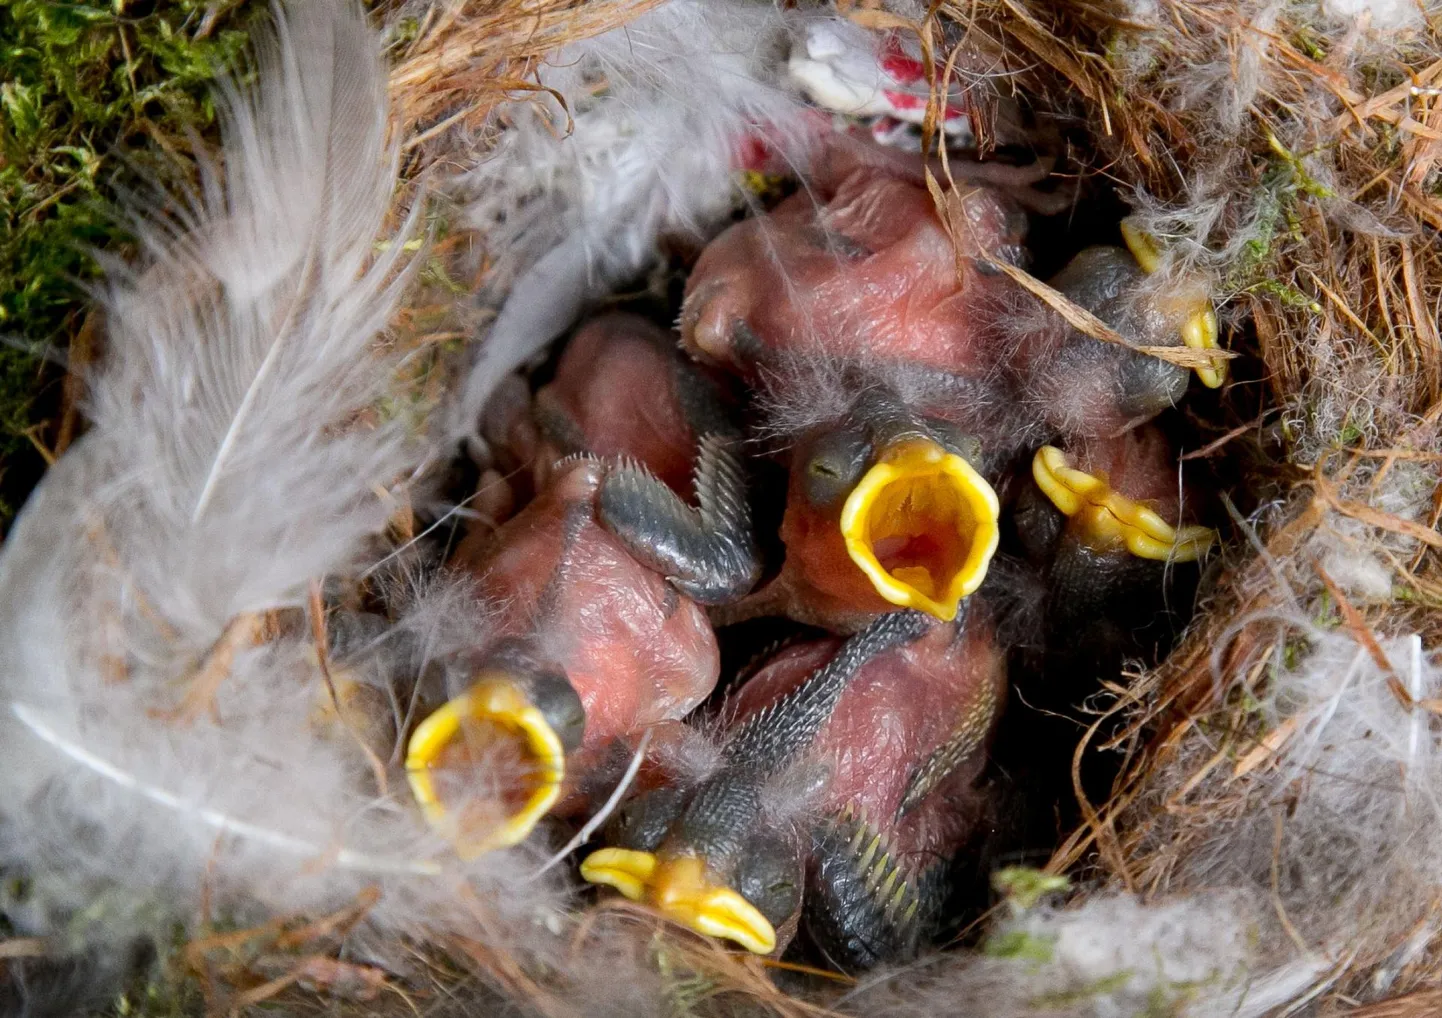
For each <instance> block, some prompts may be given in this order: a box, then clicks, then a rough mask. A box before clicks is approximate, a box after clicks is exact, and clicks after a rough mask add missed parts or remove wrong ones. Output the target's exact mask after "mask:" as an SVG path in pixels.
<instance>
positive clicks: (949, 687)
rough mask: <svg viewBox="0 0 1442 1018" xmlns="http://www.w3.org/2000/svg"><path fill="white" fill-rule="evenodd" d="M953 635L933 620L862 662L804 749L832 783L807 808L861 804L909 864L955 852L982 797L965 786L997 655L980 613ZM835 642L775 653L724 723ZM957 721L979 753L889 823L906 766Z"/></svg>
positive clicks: (978, 763)
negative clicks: (906, 640)
mask: <svg viewBox="0 0 1442 1018" xmlns="http://www.w3.org/2000/svg"><path fill="white" fill-rule="evenodd" d="M957 631H958V626H957V624H956V623H948V624H939V625H936V626H934V627H933V628H932V629H931V631H930V632H928V633H927V634H926V635H924V636H923V637H922V638H921V639H919V640H917V641H915V642H914V643H912V644H910V645H908V646H905V647H901V648H898V649H896V650H891V651H888V652H886V653H884V654H880V655H878V656H877V657H876V658H875V659H874V660H872V661H871V662H869V663H868V664H866V665H865V666H864V667H863V668H862V669H861V671H860V672H859V673H858V674H857V675H856V677H855V678H854V679H853V680H852V682H851V684H850V685H849V686H848V687H847V689H846V692H845V693H843V694H842V698H841V702H840V703H839V704H838V705H837V708H836V711H835V712H834V713H833V715H832V716H831V719H830V720H829V721H828V722H827V723H826V725H825V727H824V728H823V729H822V731H821V733H820V735H819V736H818V737H817V740H816V742H815V744H814V745H813V747H812V749H811V752H810V753H809V758H810V759H811V760H814V761H819V762H823V763H825V764H826V765H827V766H828V768H829V771H830V780H829V783H828V784H827V786H826V789H825V791H824V792H823V793H822V795H821V798H820V800H819V801H817V802H816V803H814V804H810V805H809V806H808V809H810V810H814V811H815V812H817V813H819V814H821V815H835V814H837V813H839V812H841V810H843V809H844V808H845V807H846V806H848V805H850V806H853V807H859V808H860V809H862V810H864V811H865V813H866V816H867V817H868V818H869V819H870V821H871V823H872V824H874V825H877V826H878V827H879V828H880V829H881V830H883V831H885V832H887V833H888V834H889V835H890V836H891V838H892V846H893V851H894V853H895V857H896V858H897V859H899V860H910V861H911V862H912V864H913V865H914V866H915V867H916V868H921V867H924V866H925V865H927V864H929V863H930V862H933V861H935V860H936V859H938V858H948V857H950V856H951V855H953V854H955V853H956V852H957V851H958V850H960V849H961V848H962V847H963V846H964V844H965V842H966V841H967V839H968V838H969V836H970V835H971V833H972V832H973V830H974V827H975V823H976V821H977V819H978V817H979V814H980V810H981V806H982V803H981V801H980V797H979V794H978V793H976V792H975V791H974V790H973V789H972V785H973V783H974V782H975V780H976V778H977V776H978V775H979V773H980V771H981V769H982V766H983V765H984V763H985V756H986V754H985V746H986V744H987V742H988V741H989V738H990V734H991V732H992V731H993V730H994V729H995V727H996V722H997V720H998V718H999V717H1000V715H1001V709H1002V706H1003V704H1004V702H1005V697H1006V663H1005V657H1004V655H1003V654H1002V652H1001V650H1000V649H999V648H998V647H997V646H996V643H995V638H994V632H993V630H992V628H991V626H990V625H989V623H987V621H986V620H985V619H984V618H983V617H982V613H981V611H980V609H979V608H978V609H974V610H973V611H972V612H971V621H970V622H969V623H968V624H967V629H966V632H965V634H964V635H963V636H962V638H961V639H960V640H959V641H958V640H957V639H956V637H957ZM840 645H841V641H840V640H836V639H827V640H819V641H815V642H811V643H805V644H801V645H798V646H795V647H789V648H787V649H785V650H783V651H781V652H780V653H779V654H777V655H776V657H774V658H773V659H772V660H771V661H770V662H768V663H767V664H766V665H765V666H763V667H762V668H761V670H760V671H758V672H757V673H756V674H755V675H754V676H753V677H752V678H751V679H750V680H749V681H747V682H746V684H745V685H744V686H743V687H742V688H741V689H740V690H738V691H737V692H736V693H735V694H733V696H732V698H731V700H730V701H728V704H727V707H726V717H727V718H728V723H730V724H735V723H737V722H739V721H742V720H744V719H745V718H746V717H748V716H750V715H751V714H753V713H755V712H756V711H759V710H761V709H762V708H764V707H766V706H767V705H769V704H771V703H773V702H775V701H776V700H777V699H779V698H780V697H782V696H784V695H785V694H786V693H788V692H790V691H791V690H792V689H795V688H796V687H797V686H799V685H800V684H801V683H802V682H803V681H804V680H805V679H806V678H807V676H809V675H810V674H812V673H813V672H814V671H815V670H816V669H817V668H819V667H821V666H822V665H823V664H825V662H826V661H827V660H828V659H829V658H830V657H831V655H832V654H833V653H834V652H835V651H836V648H837V647H839V646H840ZM965 727H969V728H971V729H972V730H973V731H974V732H975V734H976V736H977V741H978V749H977V750H976V751H975V752H974V753H972V754H971V756H970V757H969V758H968V759H967V760H966V761H965V762H963V763H962V764H961V765H960V766H959V767H957V768H956V769H955V770H954V771H953V772H952V773H951V774H950V775H949V776H947V777H946V778H945V779H944V780H943V781H942V782H941V783H940V784H939V785H938V786H937V787H936V789H935V790H933V791H932V792H931V793H930V794H929V795H928V796H927V797H926V798H925V799H924V800H922V802H921V803H920V804H919V805H918V806H916V807H915V808H913V809H911V810H910V811H909V812H908V813H907V814H906V815H905V816H904V817H903V818H902V819H901V821H900V823H899V824H896V823H893V820H894V817H895V815H896V811H897V807H898V806H899V805H900V804H901V801H902V798H903V796H904V795H905V792H906V788H907V784H908V782H909V780H910V778H911V776H912V774H913V772H914V771H915V770H916V768H918V767H920V766H921V765H922V764H923V763H924V762H925V761H926V760H927V758H928V757H929V756H930V755H931V754H932V752H933V751H934V750H936V749H937V748H938V747H940V746H942V745H943V744H945V743H946V742H947V741H948V740H949V739H950V738H951V736H952V735H953V733H955V732H956V731H957V730H958V729H960V728H965Z"/></svg>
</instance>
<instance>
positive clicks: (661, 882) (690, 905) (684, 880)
mask: <svg viewBox="0 0 1442 1018" xmlns="http://www.w3.org/2000/svg"><path fill="white" fill-rule="evenodd" d="M581 877H582V878H583V879H585V880H586V881H588V882H589V883H592V884H603V885H605V886H606V887H614V888H615V889H616V890H618V891H620V892H621V893H622V894H624V895H625V896H626V897H627V898H630V899H631V900H632V901H645V902H648V903H649V904H652V905H654V906H656V908H657V909H659V910H660V911H661V912H662V913H663V914H664V915H666V916H667V917H669V918H671V919H674V920H675V921H676V922H679V923H680V924H681V925H683V926H685V927H687V928H688V929H692V930H695V931H696V932H697V933H703V934H705V935H706V936H708V937H717V938H720V939H722V940H730V941H734V942H735V943H737V944H740V945H741V946H742V947H744V948H746V950H748V951H751V952H753V953H755V954H770V953H771V952H772V951H774V950H776V930H775V929H774V928H773V927H772V925H771V923H770V922H769V921H767V919H766V917H765V916H763V915H762V914H761V913H760V912H759V911H757V909H756V906H754V905H752V904H751V903H750V902H749V901H747V900H746V899H745V898H743V897H741V895H740V894H738V893H736V892H735V891H733V890H732V889H731V888H729V887H726V886H724V885H720V884H717V883H715V882H713V881H712V880H711V879H710V877H709V876H708V874H707V872H706V864H705V863H704V862H702V861H701V860H700V859H698V858H697V857H696V856H692V855H683V856H678V857H676V858H672V859H666V860H660V859H657V858H656V856H655V855H653V854H652V853H650V852H636V851H632V850H631V849H628V848H603V849H600V850H598V851H595V852H592V853H591V854H590V855H588V856H587V857H586V859H585V861H584V862H582V863H581Z"/></svg>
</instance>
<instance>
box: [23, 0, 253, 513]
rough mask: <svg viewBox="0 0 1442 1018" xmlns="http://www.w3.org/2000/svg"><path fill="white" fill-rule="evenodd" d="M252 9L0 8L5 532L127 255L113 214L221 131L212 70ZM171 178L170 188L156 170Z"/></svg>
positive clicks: (222, 2) (242, 0) (40, 3)
mask: <svg viewBox="0 0 1442 1018" xmlns="http://www.w3.org/2000/svg"><path fill="white" fill-rule="evenodd" d="M265 11H266V5H265V4H264V3H260V2H256V0H231V2H229V3H227V2H226V0H212V2H209V3H207V2H204V0H140V2H133V0H132V2H127V0H114V2H113V3H109V4H106V3H94V2H79V3H64V2H62V3H56V2H55V0H9V2H8V3H5V4H0V336H3V337H4V338H5V340H6V342H5V343H4V344H3V345H0V528H3V527H4V526H6V525H8V523H9V521H10V518H11V517H12V516H13V515H14V513H15V510H16V509H17V508H18V507H19V505H20V503H21V502H22V501H23V500H24V498H25V495H26V494H27V493H28V491H29V489H30V488H31V487H32V486H33V485H34V483H35V481H36V480H37V479H38V478H39V476H40V473H41V472H42V471H43V469H44V467H45V454H44V450H47V449H48V446H49V445H50V443H52V442H53V436H54V427H55V425H54V418H55V416H56V414H57V411H58V407H59V394H58V385H57V384H56V383H57V381H58V379H59V377H60V374H61V372H60V371H59V370H58V369H57V368H55V367H54V366H53V365H51V364H47V362H46V357H45V353H46V352H47V351H53V350H63V349H65V348H66V347H67V346H68V344H69V340H70V337H71V336H73V335H74V334H75V332H76V331H78V329H79V327H80V323H81V320H82V318H83V313H84V286H85V283H86V281H88V280H92V279H94V278H95V277H96V276H97V274H98V266H97V264H96V262H95V260H94V258H93V257H92V256H91V254H90V252H91V251H92V250H93V249H95V248H117V247H123V246H124V244H125V243H126V240H127V238H126V236H125V227H124V223H123V222H122V221H121V219H120V218H119V217H117V216H116V215H115V214H114V211H113V210H114V207H115V199H116V197H117V195H118V194H119V193H120V192H122V191H123V190H125V189H127V188H130V187H133V186H134V185H135V184H136V183H137V182H138V180H139V179H140V178H141V177H144V176H146V175H150V174H152V173H155V174H158V175H164V176H170V175H172V174H174V173H175V166H176V159H175V157H174V153H176V152H184V151H188V150H189V149H190V139H191V138H192V137H194V136H196V135H199V136H201V137H205V136H207V135H208V134H210V133H211V132H212V130H213V128H214V123H215V110H214V108H213V106H212V105H211V103H210V100H209V98H208V96H207V91H208V88H207V86H208V85H209V83H210V82H211V81H212V80H213V79H214V77H215V73H216V71H217V69H219V68H220V67H222V66H224V65H226V64H227V63H229V62H233V61H234V60H235V59H236V58H237V56H238V55H239V54H240V52H241V51H242V50H243V49H244V47H245V44H246V41H247V39H248V38H249V29H250V28H251V27H253V22H254V20H255V19H256V18H257V17H262V16H264V15H265ZM161 166H164V167H165V170H164V172H163V173H161V170H160V167H161Z"/></svg>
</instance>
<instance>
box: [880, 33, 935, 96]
mask: <svg viewBox="0 0 1442 1018" xmlns="http://www.w3.org/2000/svg"><path fill="white" fill-rule="evenodd" d="M881 69H882V70H883V71H885V72H886V73H887V74H889V75H891V77H892V78H893V79H894V80H895V81H896V82H897V83H899V84H902V85H910V84H913V83H915V82H918V81H920V80H921V79H922V78H924V77H926V67H925V66H924V65H923V64H922V62H921V61H920V60H917V59H916V58H915V57H912V56H909V55H908V54H907V52H906V50H904V49H902V48H901V40H900V39H898V38H897V37H896V36H894V35H891V36H887V39H886V42H885V43H884V44H883V45H882V47H881Z"/></svg>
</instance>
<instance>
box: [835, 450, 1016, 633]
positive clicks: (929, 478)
mask: <svg viewBox="0 0 1442 1018" xmlns="http://www.w3.org/2000/svg"><path fill="white" fill-rule="evenodd" d="M1000 511H1001V510H1000V506H999V504H998V502H997V498H996V492H995V491H993V490H992V488H991V485H990V484H987V483H986V479H985V478H983V477H982V476H981V475H980V474H978V473H977V472H976V470H974V469H973V468H972V466H971V464H970V463H968V462H967V461H966V460H964V459H963V458H962V457H960V456H958V455H956V454H955V453H952V452H947V451H946V450H945V449H944V448H942V447H941V446H940V445H938V444H937V443H935V442H933V441H931V440H930V439H912V440H910V441H907V442H904V443H901V444H900V445H897V446H895V447H894V448H892V449H889V450H888V451H887V452H886V453H884V454H883V455H882V457H881V460H880V462H878V463H877V464H876V465H875V466H874V467H872V468H871V469H870V470H868V471H867V472H866V474H865V475H864V476H863V477H862V478H861V481H860V482H859V483H858V484H857V485H856V487H855V488H854V489H852V492H851V495H850V496H849V497H848V498H847V499H846V504H845V506H843V508H842V510H841V533H842V536H843V537H844V538H845V539H846V550H847V552H848V553H849V554H850V555H851V560H852V561H853V562H855V563H856V564H857V565H858V566H860V567H861V571H862V572H864V573H865V574H866V576H867V578H868V579H870V580H871V583H872V586H874V587H875V588H876V592H877V593H878V594H880V595H881V596H882V597H884V598H885V599H886V600H888V601H890V602H891V603H892V604H895V605H900V606H901V607H903V608H916V609H919V610H921V611H924V612H926V613H927V614H929V615H934V616H936V617H937V618H939V619H943V620H946V621H950V620H951V619H954V618H956V611H957V606H958V605H960V603H961V599H962V598H963V597H966V596H967V595H968V594H970V593H971V592H972V591H974V590H976V588H977V587H979V586H981V581H982V580H983V579H985V578H986V570H987V566H988V565H989V564H990V563H991V557H992V555H994V554H995V553H996V545H997V541H998V540H999V532H998V529H997V517H998V515H999V514H1000Z"/></svg>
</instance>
